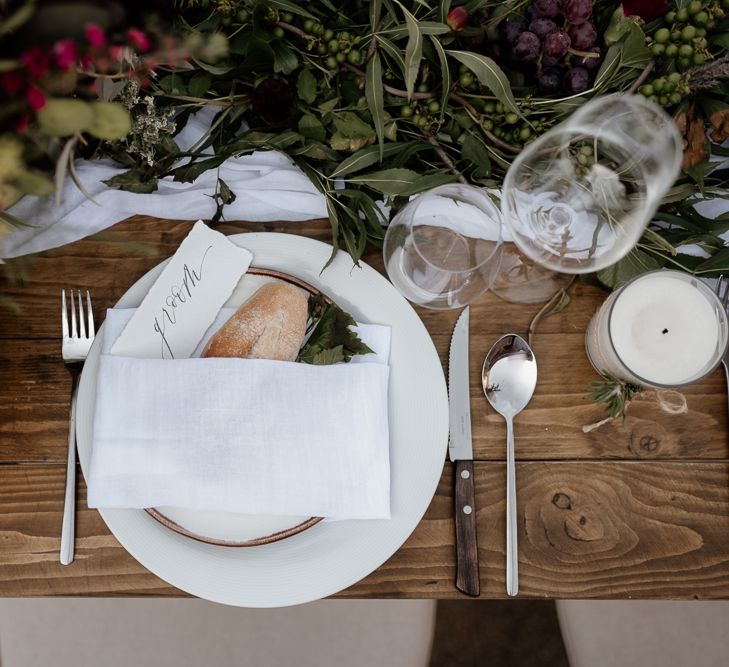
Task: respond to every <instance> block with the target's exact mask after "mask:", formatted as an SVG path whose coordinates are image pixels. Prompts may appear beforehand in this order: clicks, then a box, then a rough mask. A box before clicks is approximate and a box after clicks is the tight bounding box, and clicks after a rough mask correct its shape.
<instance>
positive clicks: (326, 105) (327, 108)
mask: <svg viewBox="0 0 729 667" xmlns="http://www.w3.org/2000/svg"><path fill="white" fill-rule="evenodd" d="M338 105H339V98H338V97H333V98H332V99H331V100H327V101H326V102H322V103H321V104H320V105H319V106H318V107H317V109H319V111H321V113H322V115H325V114H328V113H331V112H332V111H334V109H336V108H337V106H338Z"/></svg>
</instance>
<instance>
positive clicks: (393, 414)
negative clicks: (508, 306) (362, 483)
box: [77, 232, 448, 607]
mask: <svg viewBox="0 0 729 667" xmlns="http://www.w3.org/2000/svg"><path fill="white" fill-rule="evenodd" d="M229 238H230V239H231V240H232V241H233V242H234V243H237V244H239V245H241V246H244V247H245V248H247V249H248V250H250V251H251V252H252V253H253V255H254V259H253V264H254V266H256V267H260V268H267V269H273V270H276V271H283V272H286V273H288V274H290V275H292V276H296V277H298V278H301V279H302V280H305V281H306V282H308V283H309V284H311V285H313V286H315V287H317V288H318V289H321V291H322V292H324V293H325V294H327V295H328V296H330V297H331V298H332V299H333V300H334V301H335V302H336V303H337V304H339V305H340V306H341V307H342V308H344V309H346V310H348V311H349V312H350V313H351V314H352V315H353V316H354V317H355V319H357V320H358V321H360V322H367V323H372V324H387V325H389V326H390V327H391V328H392V344H391V351H390V387H389V398H390V402H389V408H390V463H391V472H390V474H391V513H392V516H391V518H390V519H388V520H367V521H362V520H360V521H355V520H349V521H331V522H320V523H318V524H316V525H315V526H313V527H311V528H309V529H308V530H305V531H303V532H302V533H299V534H298V535H294V536H292V537H289V538H287V539H285V540H281V541H278V542H273V543H270V544H263V545H260V546H255V547H250V548H245V549H231V548H230V547H226V546H219V545H214V544H206V543H204V542H200V541H197V540H193V539H190V538H189V537H185V536H183V535H181V534H179V533H177V532H174V531H172V530H170V529H169V528H166V527H165V526H163V525H162V524H160V523H159V522H158V521H156V520H155V519H154V518H152V517H151V516H149V514H147V513H146V512H145V511H144V510H118V509H117V510H100V514H101V516H102V517H103V519H104V521H105V522H106V524H107V526H108V527H109V529H110V530H111V532H112V533H113V534H114V536H115V537H116V538H117V539H118V540H119V542H120V543H121V544H122V545H123V546H124V547H125V548H126V549H127V551H129V553H130V554H131V555H132V556H133V557H134V558H136V559H137V560H138V561H139V562H140V563H141V564H142V565H144V566H145V567H146V568H147V569H149V570H150V571H152V572H153V573H154V574H156V575H157V576H159V577H161V578H162V579H164V580H165V581H167V582H169V583H170V584H171V585H173V586H176V587H177V588H180V589H182V590H184V591H187V592H188V593H191V594H193V595H196V596H198V597H201V598H206V599H208V600H213V601H215V602H221V603H224V604H231V605H237V606H245V607H280V606H286V605H293V604H301V603H305V602H310V601H312V600H317V599H319V598H322V597H326V596H328V595H333V594H334V593H336V592H338V591H341V590H343V589H344V588H347V587H348V586H351V585H352V584H354V583H356V582H357V581H359V580H360V579H362V578H363V577H365V576H367V575H368V574H369V573H370V572H372V571H374V570H375V569H377V568H378V567H379V566H380V565H381V564H382V563H384V562H385V560H387V559H388V558H389V557H390V556H391V555H392V554H393V553H395V551H397V550H398V549H399V548H400V546H401V545H402V544H403V542H405V540H406V539H407V538H408V536H409V535H410V533H412V531H413V530H414V529H415V527H416V526H417V524H418V522H419V521H420V519H421V518H422V516H423V514H424V513H425V510H426V509H427V507H428V505H429V503H430V501H431V499H432V497H433V494H434V492H435V489H436V486H437V484H438V480H439V479H440V476H441V472H442V470H443V462H444V459H445V452H446V448H447V444H448V396H447V392H446V384H445V379H444V375H443V369H442V367H441V364H440V360H439V358H438V355H437V353H436V351H435V348H434V346H433V342H432V341H431V339H430V335H429V334H428V332H427V330H426V329H425V327H424V326H423V323H422V322H421V321H420V318H419V317H418V316H417V314H416V313H415V311H414V310H413V309H412V307H411V306H410V304H408V302H407V301H405V299H403V297H402V296H400V294H398V292H397V291H396V290H395V288H394V287H393V286H392V285H391V284H390V283H389V282H388V281H387V280H386V279H385V278H384V277H383V276H381V275H380V274H379V273H377V271H375V270H374V269H372V268H371V267H369V266H367V265H366V264H362V265H361V266H360V267H359V268H357V267H353V266H352V261H351V259H350V258H349V257H348V256H347V255H346V254H345V253H344V252H340V253H339V254H338V255H337V257H336V258H335V260H334V261H333V262H332V264H331V265H330V266H329V267H328V268H327V269H326V270H325V271H323V272H321V270H322V267H323V266H324V264H325V263H326V262H327V260H328V259H329V256H330V254H331V246H329V245H326V244H324V243H321V242H319V241H314V240H312V239H308V238H305V237H301V236H294V235H290V234H276V233H272V232H264V233H256V234H236V235H233V236H230V237H229ZM165 264H166V262H163V263H161V264H160V265H158V266H157V267H155V268H154V269H152V270H151V271H149V272H148V273H147V274H145V275H144V276H143V277H142V278H140V279H139V280H138V281H137V282H136V283H135V284H134V285H133V286H132V287H131V288H130V289H129V290H128V291H127V293H126V294H125V295H124V296H123V297H122V298H121V299H120V300H119V302H118V303H117V304H116V305H117V307H119V308H134V307H136V306H138V305H139V304H140V303H141V301H142V299H143V298H144V296H145V295H146V294H147V292H148V291H149V289H150V287H151V286H152V284H153V282H154V280H155V279H156V278H157V276H158V275H159V273H160V272H161V271H162V268H163V267H164V265H165ZM102 333H103V332H102ZM100 340H101V336H99V337H98V338H97V341H96V342H95V343H94V345H93V347H92V349H91V352H90V354H89V357H88V359H87V361H86V364H85V366H84V371H83V374H82V376H81V381H80V385H79V396H78V406H77V429H78V430H77V442H78V453H79V460H80V462H81V468H82V470H83V471H84V474H86V473H87V471H88V466H89V460H90V456H91V433H92V426H93V413H94V402H95V394H96V375H97V371H98V362H99V352H100Z"/></svg>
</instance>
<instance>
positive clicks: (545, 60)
mask: <svg viewBox="0 0 729 667" xmlns="http://www.w3.org/2000/svg"><path fill="white" fill-rule="evenodd" d="M556 65H559V58H553V57H552V56H548V55H545V54H544V53H542V67H555V66H556Z"/></svg>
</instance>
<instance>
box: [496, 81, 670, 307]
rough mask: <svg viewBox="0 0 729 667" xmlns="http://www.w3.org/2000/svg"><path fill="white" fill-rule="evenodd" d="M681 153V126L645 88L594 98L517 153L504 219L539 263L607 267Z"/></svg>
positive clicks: (666, 184)
mask: <svg viewBox="0 0 729 667" xmlns="http://www.w3.org/2000/svg"><path fill="white" fill-rule="evenodd" d="M681 156H682V142H681V136H680V134H679V132H678V128H677V127H676V124H675V123H674V122H673V120H672V119H671V118H670V117H669V116H668V115H667V114H666V112H665V111H663V109H662V108H661V107H659V106H658V105H656V104H653V103H652V102H650V101H648V100H646V99H645V98H644V97H642V96H640V95H627V94H626V95H610V96H605V97H598V98H595V99H593V100H591V101H589V102H587V103H585V104H584V105H583V106H581V107H580V108H579V109H578V110H577V111H576V112H575V113H574V114H572V116H570V118H569V119H568V120H567V121H566V122H564V123H562V124H560V125H558V126H557V127H555V128H553V129H552V130H550V131H549V132H547V133H546V134H544V135H543V136H541V137H540V138H539V139H537V140H536V141H534V142H533V143H532V144H530V145H528V146H527V147H526V148H525V149H524V150H523V151H522V152H521V153H520V154H519V155H518V156H517V158H516V159H515V160H514V162H513V164H512V165H511V168H510V169H509V171H508V172H507V174H506V178H505V180H504V185H503V191H502V198H501V212H502V214H503V219H504V224H505V227H506V229H507V230H508V231H509V233H510V235H511V237H512V238H513V240H514V243H515V244H516V246H517V247H518V248H519V250H520V251H521V252H522V253H524V255H526V257H527V258H528V259H529V260H532V261H533V262H534V263H536V264H537V265H538V266H539V267H542V269H547V270H548V271H556V272H559V273H563V274H579V273H592V272H593V271H599V270H601V269H604V268H606V267H608V266H610V265H612V264H614V263H615V262H617V261H618V260H620V259H622V258H623V257H625V255H627V254H628V253H629V252H630V251H631V249H632V248H633V247H634V246H635V244H636V243H637V242H638V240H639V239H640V237H641V235H642V234H643V232H644V230H645V228H646V226H647V225H648V223H649V222H650V221H651V219H652V217H653V214H654V213H655V211H656V209H657V208H658V206H659V205H660V202H661V200H662V198H663V197H664V195H665V194H666V192H667V191H668V189H669V188H670V187H671V186H672V185H673V182H674V181H675V179H676V177H677V176H678V174H679V170H680V166H681ZM516 282H518V280H517V281H516ZM495 291H496V290H495ZM496 293H497V294H499V295H500V296H504V298H506V299H507V300H510V299H509V295H508V293H500V292H498V291H497V292H496ZM547 298H548V296H547Z"/></svg>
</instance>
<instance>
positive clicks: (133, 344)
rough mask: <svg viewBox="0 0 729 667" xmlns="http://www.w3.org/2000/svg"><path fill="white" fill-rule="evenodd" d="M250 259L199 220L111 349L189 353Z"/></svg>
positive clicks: (154, 355)
mask: <svg viewBox="0 0 729 667" xmlns="http://www.w3.org/2000/svg"><path fill="white" fill-rule="evenodd" d="M252 259H253V255H252V253H251V252H250V251H248V250H246V249H245V248H241V247H239V246H237V245H235V244H234V243H233V242H231V241H230V240H228V239H227V238H226V237H225V236H224V235H223V234H221V233H220V232H216V231H213V230H212V229H210V228H209V227H208V226H207V225H205V224H204V223H203V222H202V221H201V220H198V221H197V222H196V223H195V225H194V226H193V228H192V230H191V231H190V233H189V234H188V235H187V237H186V238H185V240H184V241H183V242H182V243H181V244H180V247H179V248H178V249H177V252H176V253H175V254H174V256H173V257H172V259H171V260H170V262H169V264H167V266H166V267H165V268H164V270H163V271H162V273H161V274H160V276H159V278H157V280H156V281H155V283H154V285H152V289H150V290H149V293H148V294H147V296H146V297H144V301H142V303H141V305H140V306H139V308H137V311H136V312H135V313H134V315H133V316H132V318H131V319H130V320H129V322H128V323H127V325H126V326H125V327H124V330H123V331H122V333H121V335H120V336H119V338H118V339H117V341H116V343H114V346H113V347H112V348H111V354H114V355H118V356H124V357H137V358H142V359H185V358H188V357H190V356H191V355H192V353H193V352H194V351H195V348H196V347H197V345H198V343H199V342H200V340H201V339H202V337H203V336H204V335H205V332H206V331H207V329H208V327H209V326H210V325H211V324H212V323H213V321H214V320H215V317H216V315H217V314H218V312H219V311H220V308H221V307H222V305H223V304H224V303H225V302H226V301H227V299H228V297H229V296H230V295H231V293H232V292H233V290H234V289H235V286H236V285H237V284H238V281H239V280H240V279H241V277H242V276H243V274H244V273H245V272H246V271H247V270H248V267H249V266H250V264H251V260H252Z"/></svg>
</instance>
